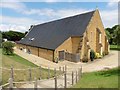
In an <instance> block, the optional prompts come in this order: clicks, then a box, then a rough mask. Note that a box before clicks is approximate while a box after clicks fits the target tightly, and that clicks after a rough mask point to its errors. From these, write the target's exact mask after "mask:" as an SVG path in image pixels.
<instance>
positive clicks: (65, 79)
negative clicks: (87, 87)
mask: <svg viewBox="0 0 120 90" xmlns="http://www.w3.org/2000/svg"><path fill="white" fill-rule="evenodd" d="M64 84H65V86H64V88H67V76H66V72H65V73H64Z"/></svg>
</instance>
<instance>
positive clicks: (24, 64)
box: [0, 49, 60, 84]
mask: <svg viewBox="0 0 120 90" xmlns="http://www.w3.org/2000/svg"><path fill="white" fill-rule="evenodd" d="M0 50H1V49H0ZM12 65H13V67H14V81H28V80H29V68H32V69H31V72H32V74H31V75H32V80H34V78H35V77H36V78H37V79H39V78H40V69H39V67H38V66H37V65H35V64H33V63H31V62H29V61H28V60H26V59H24V58H22V57H20V56H18V55H16V54H14V55H4V54H2V67H3V68H8V69H10V68H11V66H12ZM15 69H25V70H15ZM41 71H42V72H41V75H42V77H41V78H42V79H45V78H47V77H48V69H44V68H42V69H41ZM58 74H60V73H59V72H58ZM53 75H54V71H52V70H50V77H53ZM9 78H10V70H6V69H2V84H4V83H7V82H8V79H9Z"/></svg>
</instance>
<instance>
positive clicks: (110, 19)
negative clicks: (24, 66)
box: [0, 0, 118, 31]
mask: <svg viewBox="0 0 120 90" xmlns="http://www.w3.org/2000/svg"><path fill="white" fill-rule="evenodd" d="M56 1H57V0H45V2H56ZM68 1H72V0H68ZM1 4H2V5H1ZM116 4H117V3H116V1H115V2H113V1H112V0H110V1H109V2H108V6H107V7H108V9H106V10H101V11H100V13H101V17H102V21H103V24H104V26H105V27H112V26H113V25H114V24H117V23H118V11H117V10H116V8H115V7H116ZM0 7H3V8H9V9H13V10H15V11H16V12H19V13H20V14H21V13H22V14H25V15H28V17H29V15H33V16H36V15H37V16H39V17H40V19H42V20H44V21H41V20H36V19H34V18H33V19H30V18H26V17H22V18H18V17H9V16H0V21H2V23H4V24H2V25H0V28H2V30H9V27H10V26H11V29H14V30H17V31H25V30H26V29H27V30H28V28H29V27H30V25H31V24H38V23H42V22H46V21H47V22H48V21H52V20H56V19H60V18H64V17H68V16H73V15H77V14H80V13H84V12H88V11H91V10H93V9H83V8H76V9H73V8H64V9H59V10H55V9H50V8H43V9H34V8H32V9H29V8H27V6H25V4H24V3H22V2H3V3H0Z"/></svg>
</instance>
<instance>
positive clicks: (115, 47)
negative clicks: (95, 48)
mask: <svg viewBox="0 0 120 90" xmlns="http://www.w3.org/2000/svg"><path fill="white" fill-rule="evenodd" d="M110 50H118V51H120V45H110Z"/></svg>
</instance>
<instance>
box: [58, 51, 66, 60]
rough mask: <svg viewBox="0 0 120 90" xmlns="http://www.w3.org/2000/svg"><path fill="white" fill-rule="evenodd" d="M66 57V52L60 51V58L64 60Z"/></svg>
mask: <svg viewBox="0 0 120 90" xmlns="http://www.w3.org/2000/svg"><path fill="white" fill-rule="evenodd" d="M64 59H65V52H64V50H63V51H59V60H64Z"/></svg>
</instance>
